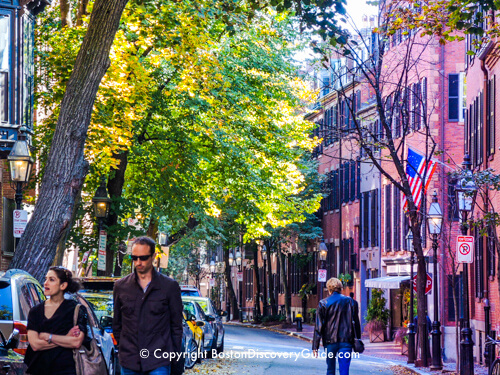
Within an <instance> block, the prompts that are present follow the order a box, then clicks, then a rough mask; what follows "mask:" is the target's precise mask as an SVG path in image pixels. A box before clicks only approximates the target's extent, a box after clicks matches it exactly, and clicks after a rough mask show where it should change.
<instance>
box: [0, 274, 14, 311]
mask: <svg viewBox="0 0 500 375" xmlns="http://www.w3.org/2000/svg"><path fill="white" fill-rule="evenodd" d="M0 320H12V289H11V287H10V283H7V282H2V281H0Z"/></svg>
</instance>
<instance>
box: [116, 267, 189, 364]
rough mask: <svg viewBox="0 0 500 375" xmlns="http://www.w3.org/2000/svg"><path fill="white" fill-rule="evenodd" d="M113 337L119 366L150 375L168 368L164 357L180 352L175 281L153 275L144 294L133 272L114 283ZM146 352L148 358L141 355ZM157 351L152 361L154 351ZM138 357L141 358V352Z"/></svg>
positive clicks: (179, 309) (179, 308)
mask: <svg viewBox="0 0 500 375" xmlns="http://www.w3.org/2000/svg"><path fill="white" fill-rule="evenodd" d="M113 297H114V317H113V334H114V336H115V339H116V341H117V342H118V345H119V352H118V357H119V359H120V365H121V366H122V367H125V368H127V369H130V370H134V371H151V370H154V369H156V368H158V367H162V366H167V365H169V364H170V359H169V357H168V354H167V358H163V353H171V352H181V342H182V330H183V329H182V300H181V290H180V287H179V284H178V283H177V281H175V280H173V279H171V278H170V277H167V276H165V275H162V274H160V273H158V272H156V271H155V270H154V269H153V276H152V279H151V283H150V284H149V286H148V288H147V290H146V293H144V291H143V290H142V288H141V286H140V285H139V283H138V281H137V274H136V273H135V272H134V273H132V274H130V275H128V276H126V277H124V278H122V279H120V280H118V281H117V282H116V283H115V287H114V290H113ZM142 349H147V350H148V351H149V356H148V358H142V357H141V355H140V351H141V350H142ZM157 349H159V352H157V354H160V358H156V357H155V350H157ZM141 354H144V352H142V353H141Z"/></svg>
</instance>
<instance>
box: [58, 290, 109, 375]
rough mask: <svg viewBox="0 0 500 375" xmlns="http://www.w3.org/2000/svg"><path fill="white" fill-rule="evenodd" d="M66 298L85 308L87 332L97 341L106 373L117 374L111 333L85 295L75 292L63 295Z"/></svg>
mask: <svg viewBox="0 0 500 375" xmlns="http://www.w3.org/2000/svg"><path fill="white" fill-rule="evenodd" d="M64 297H65V298H67V299H72V300H74V301H76V302H78V303H79V304H81V305H82V306H84V307H85V308H86V309H87V315H88V323H87V324H88V325H87V334H88V335H92V336H91V337H94V338H95V339H96V341H97V345H98V346H99V347H100V349H101V352H102V355H103V356H104V360H105V362H106V367H107V368H108V375H115V374H117V372H116V368H117V363H118V361H117V355H116V354H117V352H116V348H115V344H116V342H115V340H114V339H113V338H112V337H111V335H110V334H109V333H108V332H106V330H105V329H104V327H103V326H102V325H101V324H100V322H99V319H97V316H96V315H95V312H94V310H93V308H92V305H91V304H90V302H88V301H87V300H86V299H85V297H83V296H82V295H80V294H78V293H75V294H68V293H67V294H65V296H64Z"/></svg>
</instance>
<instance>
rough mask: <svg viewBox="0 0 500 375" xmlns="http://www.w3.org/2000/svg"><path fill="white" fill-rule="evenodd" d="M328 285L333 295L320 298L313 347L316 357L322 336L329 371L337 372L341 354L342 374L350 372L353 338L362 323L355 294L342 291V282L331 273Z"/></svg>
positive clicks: (359, 330) (329, 373) (358, 335)
mask: <svg viewBox="0 0 500 375" xmlns="http://www.w3.org/2000/svg"><path fill="white" fill-rule="evenodd" d="M326 287H327V288H328V292H329V294H330V295H329V296H328V297H327V298H325V299H322V300H321V301H319V305H318V309H317V311H316V325H315V328H314V337H313V344H312V350H313V354H314V356H315V357H317V356H318V350H319V344H320V340H322V341H323V346H324V347H325V350H326V352H327V358H326V365H327V372H326V374H327V375H335V368H336V357H337V356H338V360H339V372H340V375H348V374H349V366H350V364H351V352H352V346H353V342H354V338H355V337H360V336H361V324H360V322H359V316H358V313H357V312H355V307H354V303H353V300H352V298H350V297H346V296H343V295H342V294H340V291H341V290H342V282H341V281H340V280H339V279H337V278H334V277H332V278H331V279H330V280H328V281H327V283H326ZM353 326H354V327H353Z"/></svg>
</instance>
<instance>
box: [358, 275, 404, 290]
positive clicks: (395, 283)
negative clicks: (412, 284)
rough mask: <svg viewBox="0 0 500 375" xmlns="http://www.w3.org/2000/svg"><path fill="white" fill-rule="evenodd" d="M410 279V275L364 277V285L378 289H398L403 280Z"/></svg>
mask: <svg viewBox="0 0 500 375" xmlns="http://www.w3.org/2000/svg"><path fill="white" fill-rule="evenodd" d="M408 280H410V276H385V277H376V278H374V279H366V280H365V287H367V288H380V289H399V288H400V287H401V283H402V282H403V281H408Z"/></svg>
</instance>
